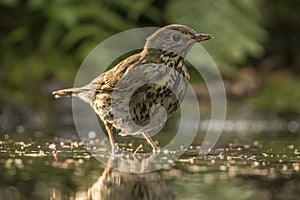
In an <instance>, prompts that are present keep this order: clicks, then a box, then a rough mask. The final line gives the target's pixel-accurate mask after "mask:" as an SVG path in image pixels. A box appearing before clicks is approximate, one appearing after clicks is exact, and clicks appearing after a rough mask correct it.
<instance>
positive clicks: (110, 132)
mask: <svg viewBox="0 0 300 200" xmlns="http://www.w3.org/2000/svg"><path fill="white" fill-rule="evenodd" d="M105 128H106V131H107V133H108V137H109V141H110V144H111V148H112V150H113V151H114V150H115V140H114V136H113V130H112V125H111V124H109V123H107V124H105Z"/></svg>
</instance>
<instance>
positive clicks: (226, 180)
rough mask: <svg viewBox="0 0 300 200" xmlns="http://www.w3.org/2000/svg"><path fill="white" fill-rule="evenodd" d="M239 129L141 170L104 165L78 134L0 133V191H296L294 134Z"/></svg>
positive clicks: (182, 194)
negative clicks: (244, 134)
mask: <svg viewBox="0 0 300 200" xmlns="http://www.w3.org/2000/svg"><path fill="white" fill-rule="evenodd" d="M239 137H240V136H239ZM239 137H237V136H236V134H233V133H232V134H229V135H227V136H226V140H225V139H222V138H220V140H219V142H218V144H217V146H216V147H215V148H214V149H213V150H212V151H211V152H210V153H209V154H208V155H206V156H201V157H200V156H199V145H197V144H194V145H192V146H191V147H190V148H189V149H188V150H187V151H186V152H185V153H184V154H183V155H182V156H181V157H180V158H179V159H178V160H176V161H175V162H173V163H172V162H170V165H166V166H163V169H160V170H157V171H153V172H148V173H125V172H120V171H118V170H115V169H111V168H110V167H108V166H105V165H104V164H102V163H101V162H99V161H98V160H96V159H95V158H94V157H92V156H91V154H90V153H89V152H88V151H87V150H86V148H85V146H84V145H83V143H81V142H78V141H72V140H68V139H63V138H58V139H56V140H55V142H43V141H39V142H37V141H16V140H14V139H9V138H6V139H3V140H1V141H0V199H3V200H7V199H297V198H298V197H299V196H300V173H299V169H300V144H299V138H298V137H297V135H295V134H290V133H276V134H267V135H266V134H265V135H264V134H258V135H255V136H253V138H252V139H249V138H248V139H247V140H245V141H244V140H241V139H236V138H239ZM123 147H124V148H125V147H126V144H123ZM107 152H108V151H107V150H105V149H104V150H100V151H98V154H100V155H101V154H103V156H107V155H108V154H107ZM160 153H163V152H160ZM164 153H165V154H167V153H166V152H164Z"/></svg>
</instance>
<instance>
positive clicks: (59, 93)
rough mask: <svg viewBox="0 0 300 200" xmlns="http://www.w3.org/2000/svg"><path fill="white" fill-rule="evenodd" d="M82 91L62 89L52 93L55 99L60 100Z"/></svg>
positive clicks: (78, 89) (79, 89)
mask: <svg viewBox="0 0 300 200" xmlns="http://www.w3.org/2000/svg"><path fill="white" fill-rule="evenodd" d="M82 91H83V90H82V89H81V88H68V89H63V90H56V91H54V92H52V94H53V95H54V97H55V98H60V97H69V96H72V95H76V94H78V93H80V92H82Z"/></svg>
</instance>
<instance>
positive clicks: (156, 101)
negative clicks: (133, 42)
mask: <svg viewBox="0 0 300 200" xmlns="http://www.w3.org/2000/svg"><path fill="white" fill-rule="evenodd" d="M212 38H213V37H212V36H211V35H209V34H199V33H196V32H195V31H194V30H192V29H191V28H189V27H187V26H184V25H178V24H173V25H168V26H165V27H163V28H160V29H158V30H157V31H156V32H154V33H153V34H152V35H151V36H150V37H148V38H147V40H146V43H145V45H144V48H143V50H142V51H141V52H140V53H137V54H134V55H132V56H130V57H128V58H126V59H125V60H123V61H121V62H120V63H119V64H117V65H116V66H115V67H113V68H112V69H110V70H109V71H106V72H104V73H102V74H100V75H99V76H98V77H96V78H95V79H94V80H92V81H91V82H90V83H89V84H87V85H86V86H83V87H80V88H69V89H63V90H58V91H54V92H53V94H54V95H55V97H56V98H60V97H63V96H72V95H73V96H76V97H79V98H80V99H82V100H83V101H85V102H87V103H89V104H90V105H91V106H92V108H93V109H94V111H95V112H96V113H97V114H98V115H99V117H100V119H101V120H102V121H103V122H104V124H105V127H106V130H107V133H108V136H109V140H110V143H111V145H112V148H113V149H114V147H115V141H114V137H113V128H115V129H117V130H121V132H120V134H121V135H136V134H142V135H143V136H144V137H145V139H146V140H147V142H148V143H149V144H150V145H151V146H152V148H153V151H157V150H158V147H157V145H156V144H155V142H154V141H153V140H152V139H151V137H150V135H149V132H151V131H152V130H153V129H156V128H157V126H159V125H161V124H163V123H164V122H163V120H162V119H161V117H160V114H161V113H160V111H161V109H160V108H162V107H163V108H164V111H165V112H164V114H165V117H166V118H167V117H169V116H170V115H171V114H172V113H174V112H175V111H176V110H177V109H178V108H179V106H180V103H181V101H182V99H183V96H184V93H185V91H186V87H187V84H188V80H189V78H190V76H189V73H188V70H187V68H186V67H185V62H184V57H185V56H186V54H187V53H188V51H189V50H190V49H191V47H192V46H193V45H194V44H195V43H196V42H202V41H204V40H209V39H212ZM126 113H129V114H128V115H127V114H126Z"/></svg>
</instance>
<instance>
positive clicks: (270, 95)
mask: <svg viewBox="0 0 300 200" xmlns="http://www.w3.org/2000/svg"><path fill="white" fill-rule="evenodd" d="M299 85H300V81H299V80H298V79H297V78H296V77H294V76H292V75H291V74H289V73H287V72H282V71H280V72H277V73H274V74H273V75H272V76H269V77H266V78H265V79H264V84H263V88H262V92H261V93H260V94H259V95H258V96H257V97H255V101H254V104H255V105H256V107H257V108H258V109H259V110H264V111H266V112H267V113H274V112H275V113H276V112H277V114H280V115H290V114H294V115H296V114H299V113H300V109H299V108H300V91H299Z"/></svg>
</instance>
